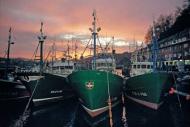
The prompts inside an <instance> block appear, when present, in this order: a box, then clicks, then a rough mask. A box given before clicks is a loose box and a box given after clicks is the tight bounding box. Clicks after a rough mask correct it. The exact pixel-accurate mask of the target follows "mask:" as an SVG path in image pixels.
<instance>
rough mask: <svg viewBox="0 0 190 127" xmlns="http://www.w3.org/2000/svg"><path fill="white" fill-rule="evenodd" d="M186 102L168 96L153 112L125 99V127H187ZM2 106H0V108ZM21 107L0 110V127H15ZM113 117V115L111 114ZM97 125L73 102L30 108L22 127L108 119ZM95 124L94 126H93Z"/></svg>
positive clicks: (105, 126) (118, 123) (67, 126)
mask: <svg viewBox="0 0 190 127" xmlns="http://www.w3.org/2000/svg"><path fill="white" fill-rule="evenodd" d="M189 105H190V102H189V101H186V100H185V99H184V98H183V97H180V98H177V96H175V95H173V96H169V97H168V99H167V100H166V101H165V103H164V104H163V105H162V106H161V107H160V109H159V110H157V111H155V110H152V109H148V108H146V107H144V106H142V105H139V104H137V103H135V102H133V101H130V100H128V99H126V104H125V107H126V118H127V126H128V127H189V125H190V107H189ZM1 106H2V105H1ZM23 110H24V106H23V105H22V104H21V102H20V103H19V104H17V105H15V106H14V105H13V104H11V105H6V106H4V107H1V112H0V127H15V126H16V125H15V122H16V121H17V120H18V119H19V116H20V115H21V114H22V112H23ZM114 113H115V114H114ZM105 117H106V118H101V119H99V121H97V122H96V121H93V124H92V123H91V122H92V121H90V120H89V119H88V116H87V114H86V112H85V111H84V110H83V109H82V107H81V106H80V104H79V102H78V101H77V99H76V98H72V99H68V100H63V101H60V102H56V103H52V104H48V105H45V106H44V105H43V106H38V107H34V108H33V109H32V111H31V113H30V116H29V118H28V119H27V120H26V121H25V124H24V126H25V127H90V126H95V127H109V117H108V115H105ZM121 119H122V106H117V107H116V108H115V110H113V121H114V127H122V126H123V124H122V120H121ZM94 122H95V123H94Z"/></svg>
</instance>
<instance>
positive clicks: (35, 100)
mask: <svg viewBox="0 0 190 127" xmlns="http://www.w3.org/2000/svg"><path fill="white" fill-rule="evenodd" d="M62 97H63V96H58V97H50V98H43V99H33V102H40V101H46V100H53V99H59V98H62Z"/></svg>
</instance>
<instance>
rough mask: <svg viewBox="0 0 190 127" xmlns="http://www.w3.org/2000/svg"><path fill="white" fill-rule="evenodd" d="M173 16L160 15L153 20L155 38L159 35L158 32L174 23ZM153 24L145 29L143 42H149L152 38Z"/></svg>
mask: <svg viewBox="0 0 190 127" xmlns="http://www.w3.org/2000/svg"><path fill="white" fill-rule="evenodd" d="M174 21H175V20H174V16H173V15H172V14H170V15H166V16H165V15H160V16H159V17H158V19H157V20H156V21H154V22H155V23H154V27H155V29H156V35H157V38H159V37H160V34H161V33H163V32H165V31H167V30H168V29H169V28H171V26H172V25H173V23H174ZM152 27H153V26H150V27H149V28H148V30H147V33H146V35H145V43H150V42H151V39H152V30H153V28H152Z"/></svg>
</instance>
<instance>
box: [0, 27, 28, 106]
mask: <svg viewBox="0 0 190 127" xmlns="http://www.w3.org/2000/svg"><path fill="white" fill-rule="evenodd" d="M11 44H14V43H13V42H12V40H11V28H10V30H9V40H8V51H7V58H6V61H5V62H4V61H1V66H0V102H1V103H3V102H4V103H5V104H8V102H10V103H12V102H21V101H22V100H27V99H28V98H29V97H30V94H29V92H28V90H27V88H26V86H25V85H24V84H23V83H22V82H21V81H20V79H19V77H18V76H17V75H16V74H15V71H16V70H17V69H18V68H17V67H16V66H11V65H10V58H9V54H10V46H11ZM4 65H5V66H4Z"/></svg>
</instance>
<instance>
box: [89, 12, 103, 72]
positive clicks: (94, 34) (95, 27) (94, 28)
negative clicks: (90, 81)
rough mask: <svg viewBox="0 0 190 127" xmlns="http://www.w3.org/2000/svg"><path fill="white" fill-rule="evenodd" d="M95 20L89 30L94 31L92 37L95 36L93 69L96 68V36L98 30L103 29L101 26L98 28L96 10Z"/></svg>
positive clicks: (94, 13)
mask: <svg viewBox="0 0 190 127" xmlns="http://www.w3.org/2000/svg"><path fill="white" fill-rule="evenodd" d="M92 16H93V19H94V20H93V22H92V25H93V28H89V30H90V31H91V32H92V37H93V40H94V44H93V45H94V47H93V48H94V54H93V65H92V69H93V70H96V36H97V34H98V33H97V32H99V31H100V30H101V28H100V27H99V28H97V26H96V10H94V11H93V14H92Z"/></svg>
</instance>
